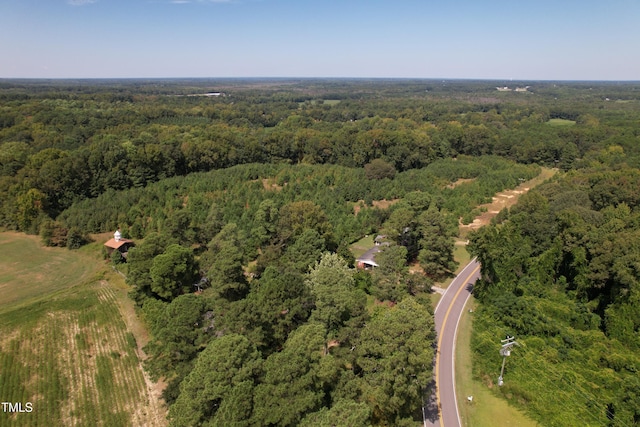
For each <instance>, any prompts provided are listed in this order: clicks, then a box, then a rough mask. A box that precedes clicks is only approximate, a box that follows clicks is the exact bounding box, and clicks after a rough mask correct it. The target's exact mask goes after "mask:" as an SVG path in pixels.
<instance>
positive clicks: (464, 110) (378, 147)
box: [0, 81, 638, 232]
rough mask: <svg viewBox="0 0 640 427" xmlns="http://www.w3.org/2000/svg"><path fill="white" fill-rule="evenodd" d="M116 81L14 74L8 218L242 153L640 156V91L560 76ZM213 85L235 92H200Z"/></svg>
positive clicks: (353, 159)
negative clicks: (523, 87)
mask: <svg viewBox="0 0 640 427" xmlns="http://www.w3.org/2000/svg"><path fill="white" fill-rule="evenodd" d="M108 83H109V82H99V84H98V83H97V84H96V86H90V85H89V86H86V85H80V86H77V87H76V86H72V87H71V88H70V87H66V86H64V85H63V86H62V87H58V86H55V85H53V86H52V87H49V90H48V91H47V90H46V85H44V86H43V87H41V90H42V92H41V93H38V92H37V91H35V89H34V91H29V90H28V88H29V85H28V84H22V85H21V84H18V83H14V84H10V83H6V82H5V84H4V88H3V89H1V90H0V199H1V200H2V201H3V203H2V206H1V207H0V225H2V226H4V227H7V228H13V229H19V230H24V231H28V232H37V231H38V228H39V225H40V223H41V220H39V219H38V218H37V217H38V215H39V214H40V213H43V214H44V215H45V216H48V217H49V218H52V219H53V218H55V217H56V216H57V215H58V214H59V213H60V212H62V211H63V210H64V209H66V208H68V207H69V206H71V205H72V204H73V203H74V202H76V201H79V200H82V199H84V198H93V197H97V196H98V195H100V194H103V193H104V192H106V191H108V190H116V191H118V190H123V189H128V188H139V187H144V186H146V185H148V184H149V183H151V182H156V181H158V180H162V179H165V178H168V177H173V176H184V175H188V174H190V173H193V172H202V171H209V170H214V169H221V168H227V167H230V166H233V165H237V164H246V163H278V162H283V163H289V164H300V163H305V164H337V165H341V166H345V167H362V166H364V165H365V164H368V163H370V162H371V161H373V160H375V159H382V160H384V161H386V162H388V163H390V164H391V165H393V167H394V168H395V169H396V170H398V171H407V170H410V169H420V168H423V167H425V166H427V165H429V164H431V163H433V162H434V161H435V160H437V159H442V158H452V157H456V156H458V155H462V154H464V155H473V156H476V155H486V154H493V155H499V156H502V157H505V158H509V159H512V160H515V161H518V162H521V163H537V164H542V165H547V166H552V167H556V166H557V167H560V168H562V169H569V168H571V167H572V166H573V165H574V164H575V162H576V160H577V159H581V158H584V157H585V156H587V155H588V154H587V153H590V152H591V151H593V150H596V151H597V150H599V149H602V148H603V147H606V146H611V145H617V146H620V147H622V148H623V150H625V153H626V155H627V157H628V160H627V161H628V162H632V161H635V160H632V159H631V158H630V157H629V156H637V154H638V148H637V147H638V144H637V139H638V135H637V133H636V131H635V130H634V126H633V123H634V122H633V120H634V117H635V114H636V113H637V111H636V110H637V108H638V107H637V105H636V103H634V102H633V101H630V102H628V103H623V102H607V101H605V100H603V99H600V100H599V101H596V99H597V97H596V96H594V95H590V96H591V98H590V99H591V100H592V101H593V105H591V104H584V103H576V102H574V101H571V99H570V98H567V96H566V95H564V96H562V95H561V94H560V93H557V92H558V90H559V89H557V90H556V92H549V93H547V94H546V95H542V94H541V95H538V94H532V93H529V94H522V96H524V98H523V97H520V98H514V97H513V96H511V97H507V96H504V95H505V94H498V93H497V92H496V91H495V88H492V89H491V91H492V92H489V88H487V87H486V83H485V84H484V86H482V85H479V84H478V83H476V85H475V86H474V85H471V86H470V87H471V88H472V89H473V90H469V91H467V92H465V93H464V96H462V97H461V96H460V93H459V92H456V91H451V92H447V91H445V90H444V89H443V88H439V87H431V86H433V83H434V82H424V83H421V82H414V81H411V82H408V83H407V84H405V85H404V86H402V85H400V84H399V83H398V82H386V83H384V82H383V83H379V82H378V83H379V84H378V83H376V82H361V83H360V84H358V83H355V82H352V83H353V85H352V86H350V85H348V84H345V83H341V82H311V83H312V84H311V85H310V86H309V87H305V86H304V82H302V83H298V86H295V87H296V88H297V89H298V91H295V90H292V89H291V88H287V90H285V89H284V88H283V86H286V85H284V84H281V85H280V86H278V85H276V86H275V87H274V88H271V89H269V87H268V86H266V87H263V88H261V87H260V86H258V87H255V86H251V85H250V84H249V83H246V82H245V83H242V82H235V83H234V82H226V83H224V82H223V84H226V85H227V86H226V87H225V86H224V85H223V86H220V87H221V88H222V89H214V88H215V87H214V88H212V87H211V86H210V85H209V86H207V85H205V84H204V83H203V82H198V81H194V82H187V83H184V82H183V83H182V84H174V85H173V86H171V85H168V84H164V83H162V84H161V83H160V82H156V83H155V84H154V83H153V82H144V81H138V82H135V81H134V82H129V84H130V86H128V85H127V82H111V83H112V86H109V84H108ZM307 83H309V82H307ZM33 84H34V85H35V87H38V86H37V84H36V83H33ZM60 84H61V83H60ZM456 87H457V86H456ZM72 88H74V89H72ZM127 88H129V89H127ZM142 88H144V90H142ZM302 88H304V89H302ZM425 88H427V89H425ZM429 88H430V89H429ZM613 89H616V91H613V92H612V93H615V94H616V95H618V94H620V91H619V89H617V88H616V87H613V86H612V87H607V86H604V87H600V91H599V92H598V93H599V94H600V93H601V92H602V91H607V90H610V91H612V90H613ZM212 90H216V91H217V90H221V91H222V90H224V91H227V92H224V91H222V92H219V96H209V97H207V96H186V95H189V94H194V93H193V92H195V94H199V95H201V94H203V93H205V92H208V91H212ZM545 90H547V91H551V88H546V89H545ZM541 93H544V92H541ZM550 93H555V95H560V99H559V100H553V101H552V100H551V98H550V96H549V94H550ZM488 94H490V95H491V96H489V95H488ZM506 95H514V94H506ZM498 96H500V97H501V98H500V97H498ZM612 96H613V95H612ZM620 96H621V95H620ZM327 97H332V99H331V98H327ZM585 105H589V107H586V106H585ZM550 119H561V120H564V122H562V123H561V124H564V126H554V125H552V124H550V123H549V120H550Z"/></svg>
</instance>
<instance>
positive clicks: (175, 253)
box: [149, 244, 198, 301]
mask: <svg viewBox="0 0 640 427" xmlns="http://www.w3.org/2000/svg"><path fill="white" fill-rule="evenodd" d="M149 275H150V277H151V290H152V291H153V292H154V293H155V294H156V295H158V296H159V297H160V298H162V299H164V300H166V301H170V300H172V299H173V298H175V297H177V296H178V295H180V294H183V293H186V292H189V291H190V290H191V288H192V286H193V284H194V283H195V282H196V281H197V278H198V267H197V265H196V262H195V260H194V258H193V251H192V250H191V249H189V248H185V247H182V246H180V245H178V244H173V245H169V246H168V247H167V249H166V250H165V251H164V253H162V254H160V255H158V256H156V257H155V258H154V259H153V263H152V265H151V268H150V269H149Z"/></svg>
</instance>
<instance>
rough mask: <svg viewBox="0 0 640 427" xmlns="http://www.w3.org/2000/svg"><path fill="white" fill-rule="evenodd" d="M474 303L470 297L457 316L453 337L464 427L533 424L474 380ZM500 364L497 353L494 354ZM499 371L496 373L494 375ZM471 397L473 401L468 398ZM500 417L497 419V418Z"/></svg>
mask: <svg viewBox="0 0 640 427" xmlns="http://www.w3.org/2000/svg"><path fill="white" fill-rule="evenodd" d="M474 307H475V302H474V300H473V298H471V299H470V300H469V301H468V302H467V306H466V308H465V311H464V312H463V314H462V317H461V318H460V324H459V327H458V339H457V340H456V396H458V410H459V411H460V418H461V422H462V425H463V426H466V427H494V426H497V425H500V426H509V427H536V426H538V424H537V423H536V422H535V421H533V420H532V419H530V418H528V417H527V416H526V415H525V414H524V413H523V412H522V411H520V410H518V409H516V408H514V407H512V406H510V405H509V404H508V403H507V402H506V401H505V400H504V399H500V398H499V397H496V396H494V395H493V393H492V392H491V390H490V389H489V388H488V387H487V386H486V385H484V384H482V382H480V381H476V380H474V379H473V372H472V359H471V350H470V349H471V330H472V327H473V313H472V312H469V310H470V309H471V310H473V309H474ZM496 361H497V363H498V364H499V362H500V355H499V354H497V353H496ZM498 375H499V372H496V378H497V376H498ZM468 396H473V401H472V402H469V401H468V400H467V397H468ZM498 420H499V421H498Z"/></svg>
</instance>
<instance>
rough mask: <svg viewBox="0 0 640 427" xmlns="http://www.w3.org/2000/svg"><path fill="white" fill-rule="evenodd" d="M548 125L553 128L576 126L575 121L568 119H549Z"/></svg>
mask: <svg viewBox="0 0 640 427" xmlns="http://www.w3.org/2000/svg"><path fill="white" fill-rule="evenodd" d="M547 124H549V125H551V126H573V125H575V124H576V122H575V120H567V119H549V121H548V122H547Z"/></svg>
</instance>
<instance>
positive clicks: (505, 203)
mask: <svg viewBox="0 0 640 427" xmlns="http://www.w3.org/2000/svg"><path fill="white" fill-rule="evenodd" d="M557 171H558V170H557V169H548V168H542V172H541V173H540V175H538V176H537V177H535V178H533V179H530V180H529V181H525V182H523V183H522V184H520V185H519V186H517V187H516V188H514V189H513V190H505V191H502V192H500V193H498V194H496V195H495V196H494V197H493V198H492V201H491V203H486V204H484V205H480V206H478V208H480V209H483V208H484V209H486V211H485V212H483V213H482V214H480V215H479V216H477V217H475V218H474V220H473V222H472V223H470V224H462V222H459V230H460V236H465V235H466V233H467V232H468V231H469V230H477V229H478V228H480V227H483V226H485V225H487V224H489V223H491V220H492V219H493V218H494V217H495V216H496V215H498V213H499V212H500V211H501V210H502V209H504V208H510V207H512V206H513V205H515V204H516V203H518V199H519V197H520V196H521V195H523V194H525V193H526V192H528V191H529V190H530V189H531V188H533V187H535V186H536V185H539V184H541V183H542V182H544V181H546V180H547V179H549V178H551V177H552V176H553V175H555V173H556V172H557ZM484 209H483V210H484Z"/></svg>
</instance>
